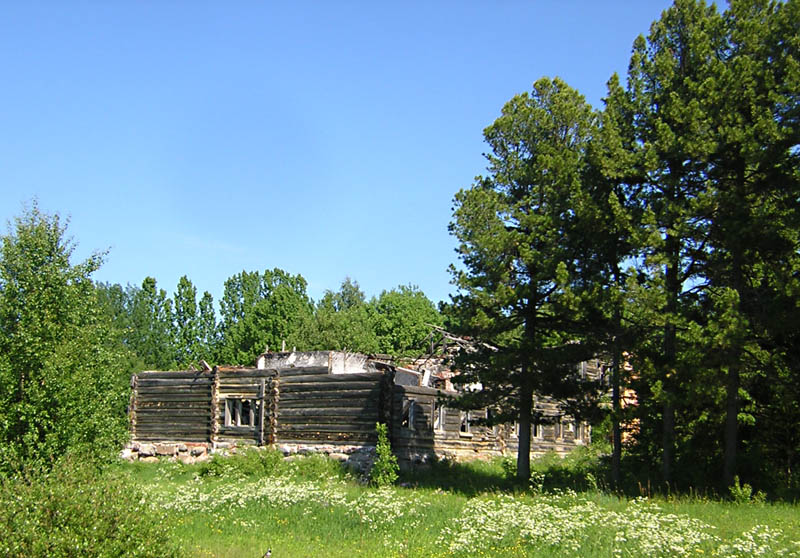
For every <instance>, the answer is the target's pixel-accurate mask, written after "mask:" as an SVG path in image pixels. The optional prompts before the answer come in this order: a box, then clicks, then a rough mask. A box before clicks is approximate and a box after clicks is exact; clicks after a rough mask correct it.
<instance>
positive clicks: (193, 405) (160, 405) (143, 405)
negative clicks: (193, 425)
mask: <svg viewBox="0 0 800 558" xmlns="http://www.w3.org/2000/svg"><path fill="white" fill-rule="evenodd" d="M136 408H137V409H138V410H144V409H205V410H208V400H207V399H199V400H197V401H162V400H160V399H159V400H157V401H138V402H136Z"/></svg>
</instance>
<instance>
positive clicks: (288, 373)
mask: <svg viewBox="0 0 800 558" xmlns="http://www.w3.org/2000/svg"><path fill="white" fill-rule="evenodd" d="M327 373H328V367H327V366H302V367H300V368H280V369H278V375H279V376H280V377H282V378H290V377H292V376H303V375H305V374H327Z"/></svg>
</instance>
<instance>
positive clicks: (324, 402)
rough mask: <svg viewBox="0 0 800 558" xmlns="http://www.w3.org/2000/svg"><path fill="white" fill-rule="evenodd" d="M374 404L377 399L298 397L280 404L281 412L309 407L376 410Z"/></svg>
mask: <svg viewBox="0 0 800 558" xmlns="http://www.w3.org/2000/svg"><path fill="white" fill-rule="evenodd" d="M374 402H377V397H374V396H371V397H366V398H364V397H357V398H349V399H348V398H341V397H330V398H327V399H320V398H319V397H314V398H309V397H297V398H294V399H286V400H282V401H281V404H280V408H281V410H285V409H307V408H309V407H313V408H322V407H352V408H357V409H368V408H369V409H374V408H375V405H374V404H373V403H374Z"/></svg>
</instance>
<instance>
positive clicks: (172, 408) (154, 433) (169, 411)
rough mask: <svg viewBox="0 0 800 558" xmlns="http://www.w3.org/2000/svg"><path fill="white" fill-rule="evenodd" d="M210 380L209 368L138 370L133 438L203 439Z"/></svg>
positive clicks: (208, 414)
mask: <svg viewBox="0 0 800 558" xmlns="http://www.w3.org/2000/svg"><path fill="white" fill-rule="evenodd" d="M213 382H214V380H213V374H212V373H211V372H142V373H140V374H139V375H138V376H137V377H136V378H135V379H134V382H133V384H134V388H133V398H132V404H131V434H132V437H133V439H134V440H140V441H181V442H207V441H208V440H209V438H210V436H211V430H212V428H211V427H212V410H211V399H212V398H211V391H212V385H213Z"/></svg>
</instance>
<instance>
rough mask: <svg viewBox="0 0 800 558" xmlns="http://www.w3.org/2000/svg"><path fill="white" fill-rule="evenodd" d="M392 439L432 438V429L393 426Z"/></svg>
mask: <svg viewBox="0 0 800 558" xmlns="http://www.w3.org/2000/svg"><path fill="white" fill-rule="evenodd" d="M393 430H394V431H393V432H392V435H393V436H392V440H393V443H394V440H406V441H407V440H433V438H434V436H433V430H412V429H410V428H403V427H400V428H394V429H393Z"/></svg>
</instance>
